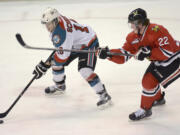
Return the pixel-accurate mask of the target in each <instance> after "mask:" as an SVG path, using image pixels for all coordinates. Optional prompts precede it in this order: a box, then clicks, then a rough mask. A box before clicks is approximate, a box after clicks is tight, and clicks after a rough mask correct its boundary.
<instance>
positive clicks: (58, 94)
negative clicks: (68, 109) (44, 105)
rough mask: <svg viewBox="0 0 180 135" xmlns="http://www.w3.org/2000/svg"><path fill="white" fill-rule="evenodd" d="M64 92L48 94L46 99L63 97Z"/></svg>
mask: <svg viewBox="0 0 180 135" xmlns="http://www.w3.org/2000/svg"><path fill="white" fill-rule="evenodd" d="M65 93H66V92H65V91H56V92H54V93H50V94H46V93H45V96H46V97H50V98H55V97H59V96H63V95H64V94H65Z"/></svg>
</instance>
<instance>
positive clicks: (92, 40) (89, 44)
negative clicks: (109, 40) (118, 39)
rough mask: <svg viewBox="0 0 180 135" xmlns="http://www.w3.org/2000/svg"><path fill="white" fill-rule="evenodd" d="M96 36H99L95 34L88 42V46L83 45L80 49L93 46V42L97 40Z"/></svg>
mask: <svg viewBox="0 0 180 135" xmlns="http://www.w3.org/2000/svg"><path fill="white" fill-rule="evenodd" d="M96 38H97V36H96V35H95V36H94V37H93V38H92V39H91V40H90V41H89V43H88V44H87V46H86V45H83V46H82V47H81V49H80V50H82V49H84V48H85V47H89V46H91V44H92V43H93V42H94V41H95V40H96Z"/></svg>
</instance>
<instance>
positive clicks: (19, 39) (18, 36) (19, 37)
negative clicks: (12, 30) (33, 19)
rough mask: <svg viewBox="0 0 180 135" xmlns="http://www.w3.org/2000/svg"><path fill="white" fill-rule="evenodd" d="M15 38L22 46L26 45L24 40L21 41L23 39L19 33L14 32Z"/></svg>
mask: <svg viewBox="0 0 180 135" xmlns="http://www.w3.org/2000/svg"><path fill="white" fill-rule="evenodd" d="M16 39H17V41H18V42H19V43H20V44H21V45H22V46H23V47H24V46H26V44H25V42H24V41H23V39H22V37H21V34H19V33H17V34H16Z"/></svg>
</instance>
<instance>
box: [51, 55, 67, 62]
mask: <svg viewBox="0 0 180 135" xmlns="http://www.w3.org/2000/svg"><path fill="white" fill-rule="evenodd" d="M68 58H69V57H68ZM68 58H66V59H60V58H59V57H58V56H57V54H56V53H55V55H54V59H55V61H56V62H58V63H65V62H66V61H67V60H68Z"/></svg>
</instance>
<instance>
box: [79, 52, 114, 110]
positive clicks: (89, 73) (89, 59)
mask: <svg viewBox="0 0 180 135" xmlns="http://www.w3.org/2000/svg"><path fill="white" fill-rule="evenodd" d="M96 61H97V57H96V56H95V54H94V53H89V54H80V55H79V64H78V71H79V72H80V74H81V76H82V77H83V78H84V79H85V80H86V81H87V82H88V84H89V85H90V86H91V87H92V88H93V89H94V90H95V92H96V93H97V94H98V95H99V97H100V100H99V101H98V102H97V106H100V105H105V104H107V103H110V100H111V97H110V96H109V94H108V93H107V91H106V88H105V86H104V84H103V83H102V82H101V80H100V78H99V76H98V75H97V74H96V73H95V72H94V69H95V66H96Z"/></svg>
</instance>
